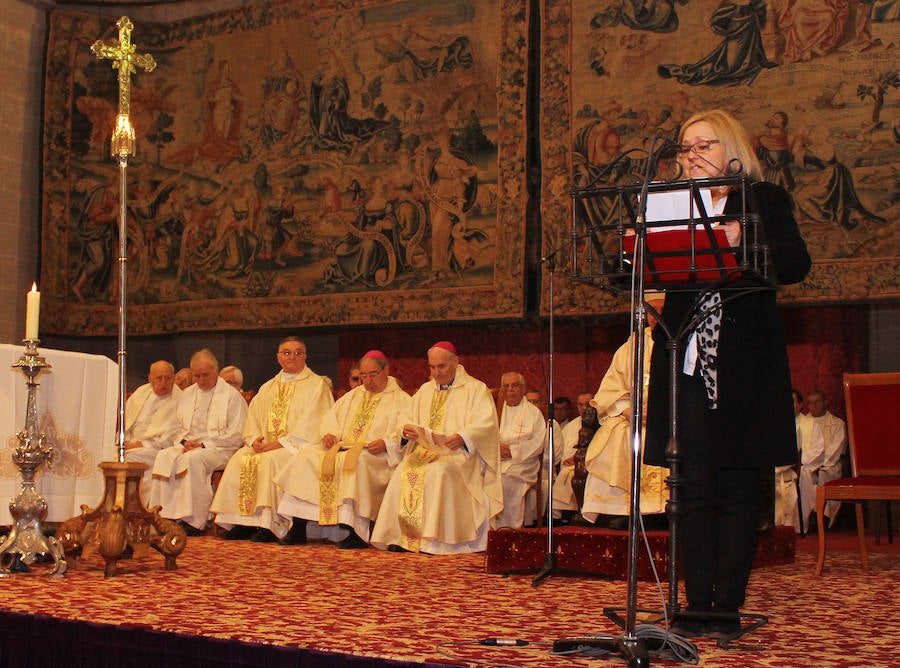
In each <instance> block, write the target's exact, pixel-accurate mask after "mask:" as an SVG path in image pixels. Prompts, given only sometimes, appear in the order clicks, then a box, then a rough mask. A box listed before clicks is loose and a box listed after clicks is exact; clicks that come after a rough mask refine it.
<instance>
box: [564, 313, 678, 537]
mask: <svg viewBox="0 0 900 668" xmlns="http://www.w3.org/2000/svg"><path fill="white" fill-rule="evenodd" d="M659 308H662V304H660V305H659ZM649 320H650V326H648V327H646V328H645V329H644V359H643V366H644V373H643V374H642V377H643V379H644V397H645V403H644V405H645V406H646V396H647V394H646V393H647V385H648V383H649V380H650V353H651V352H652V350H653V338H652V336H651V330H652V327H653V325H654V324H655V319H654V318H652V317H651V318H650V319H649ZM633 351H634V334H632V335H631V336H630V337H629V339H628V341H626V342H625V343H624V344H623V345H622V346H620V347H619V349H618V350H617V351H616V352H615V354H614V355H613V359H612V362H611V363H610V366H609V369H607V371H606V374H604V376H603V380H602V381H601V382H600V387H599V389H598V390H597V393H596V394H595V395H594V398H593V399H592V400H591V405H592V406H593V407H594V408H595V409H597V419H598V420H599V421H600V428H599V429H597V431H596V433H595V434H594V437H593V438H592V439H591V443H590V445H589V446H588V449H587V453H586V455H585V466H586V467H587V470H588V477H587V482H586V483H585V488H584V505H583V506H582V508H581V514H582V516H583V517H584V518H585V519H586V520H588V521H589V522H594V521H596V519H597V516H598V515H619V516H628V515H629V514H630V509H631V501H630V500H631V471H632V465H633V453H632V441H631V387H632V382H633V379H632V369H633V359H632V355H633ZM641 461H643V457H641ZM668 475H669V470H668V469H666V468H663V467H660V466H651V465H649V464H642V465H641V502H640V512H641V514H642V515H652V514H659V513H663V512H665V509H666V501H667V500H668V498H669V489H668V487H667V486H666V484H665V479H666V477H667V476H668Z"/></svg>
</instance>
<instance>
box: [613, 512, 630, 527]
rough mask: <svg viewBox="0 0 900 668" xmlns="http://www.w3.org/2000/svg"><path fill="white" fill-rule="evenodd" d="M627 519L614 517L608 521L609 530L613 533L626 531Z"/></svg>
mask: <svg viewBox="0 0 900 668" xmlns="http://www.w3.org/2000/svg"><path fill="white" fill-rule="evenodd" d="M628 519H629V518H628V517H626V516H624V515H623V516H620V517H614V518H612V519H611V520H610V521H609V528H610V529H612V530H613V531H627V530H628Z"/></svg>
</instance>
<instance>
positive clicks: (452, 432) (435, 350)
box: [372, 341, 503, 554]
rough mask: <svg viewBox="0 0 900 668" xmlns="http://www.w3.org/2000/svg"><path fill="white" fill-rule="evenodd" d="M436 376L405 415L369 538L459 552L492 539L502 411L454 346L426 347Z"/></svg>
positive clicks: (499, 496) (498, 499)
mask: <svg viewBox="0 0 900 668" xmlns="http://www.w3.org/2000/svg"><path fill="white" fill-rule="evenodd" d="M428 367H429V370H430V372H431V380H429V381H428V382H427V383H425V384H424V385H422V386H421V387H420V388H419V390H418V391H417V392H416V394H415V395H414V396H413V398H412V407H411V409H410V411H409V412H408V413H407V414H403V415H401V417H400V424H401V425H403V426H402V428H401V429H400V432H399V436H400V438H401V441H400V442H401V445H402V446H403V450H404V456H403V461H402V462H401V463H400V465H399V466H398V467H397V469H396V470H395V471H394V474H393V475H392V476H391V481H390V483H389V484H388V488H387V491H386V492H385V497H384V502H383V503H382V506H381V511H380V512H379V514H378V520H377V521H376V522H375V528H374V530H373V531H372V545H374V546H376V547H379V548H382V549H384V548H388V549H391V550H394V551H411V552H426V553H429V554H459V553H466V552H479V551H482V550H484V549H485V548H486V547H487V532H488V529H489V528H490V523H491V519H492V518H493V517H495V516H496V515H498V514H499V513H500V512H501V511H502V510H503V489H502V487H501V484H500V472H499V471H500V444H499V440H500V439H499V432H498V423H497V411H496V408H495V407H494V401H493V399H492V397H491V393H490V390H488V388H487V386H486V385H485V384H484V383H482V382H481V381H480V380H476V379H475V378H472V376H470V375H469V374H468V373H466V370H465V369H464V368H463V366H462V365H461V364H460V363H459V357H458V355H457V352H456V347H455V346H454V345H453V344H452V343H451V342H449V341H439V342H438V343H435V344H434V345H433V346H432V347H431V348H430V349H429V350H428Z"/></svg>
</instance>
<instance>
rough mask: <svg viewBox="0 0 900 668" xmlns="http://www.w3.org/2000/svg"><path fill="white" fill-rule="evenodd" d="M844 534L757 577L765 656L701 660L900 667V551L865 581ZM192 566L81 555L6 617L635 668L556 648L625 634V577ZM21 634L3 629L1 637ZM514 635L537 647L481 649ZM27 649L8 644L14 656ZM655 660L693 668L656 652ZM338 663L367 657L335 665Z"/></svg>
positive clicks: (239, 555) (265, 557)
mask: <svg viewBox="0 0 900 668" xmlns="http://www.w3.org/2000/svg"><path fill="white" fill-rule="evenodd" d="M830 540H831V543H832V545H833V548H832V551H831V552H830V553H829V556H828V559H827V561H826V570H825V574H824V575H823V576H822V577H816V576H815V575H814V566H815V556H816V555H815V552H814V551H812V549H813V548H814V541H815V537H814V536H813V537H809V538H805V539H801V540H800V541H799V542H798V550H797V559H796V562H795V563H793V564H789V565H781V566H770V567H766V568H762V569H758V570H755V571H754V572H753V577H752V580H751V584H750V591H749V598H748V601H747V606H746V609H745V610H746V612H753V613H762V614H766V615H767V616H768V617H769V624H768V625H767V626H764V627H763V628H761V629H759V630H757V631H756V632H754V633H752V634H750V635H748V636H746V637H745V639H744V640H745V644H747V645H749V646H751V647H752V648H753V649H742V650H724V649H720V648H718V647H717V646H716V645H715V643H713V642H712V641H710V640H705V639H704V640H700V641H698V642H697V645H698V648H699V654H700V665H702V666H708V667H710V668H714V667H720V666H721V667H727V668H738V667H740V668H753V667H756V666H759V667H763V666H765V667H772V666H797V667H801V666H802V667H810V668H812V667H815V668H828V667H835V668H848V667H851V666H900V645H898V643H897V638H896V637H895V634H896V631H897V629H898V623H897V611H898V610H900V542H897V543H895V544H894V545H891V546H887V545H882V547H881V548H880V551H877V552H873V553H872V554H870V560H871V561H870V563H871V571H870V572H868V573H865V572H863V571H862V570H861V569H860V565H859V557H858V554H856V553H855V552H853V551H852V550H853V549H854V544H853V539H852V536H849V537H843V536H840V537H834V538H831V537H830ZM882 542H883V543H886V541H885V540H883V541H882ZM873 549H878V548H874V547H873ZM844 550H851V551H844ZM178 564H179V570H177V571H172V572H167V571H165V570H163V560H162V558H161V557H160V556H159V555H156V554H155V553H153V554H151V555H150V556H149V557H147V558H145V559H143V560H140V561H137V560H135V561H121V562H120V567H121V573H120V575H119V576H118V577H116V578H110V579H105V578H104V577H103V566H102V561H101V559H100V558H99V557H96V558H91V559H88V560H83V561H81V562H80V563H79V565H78V568H77V569H72V568H70V570H69V572H68V574H67V576H66V577H65V578H61V579H56V578H49V577H46V576H44V575H43V574H42V573H43V572H42V571H41V570H40V567H39V566H35V567H33V572H32V573H29V574H16V575H13V576H12V577H9V578H7V579H5V580H4V581H3V585H2V590H0V591H2V594H0V610H2V611H10V612H13V613H32V614H39V615H47V616H51V617H55V618H62V619H67V620H83V621H86V622H92V623H99V624H111V625H126V626H134V627H138V628H143V629H150V630H154V631H157V632H158V631H162V632H172V633H178V634H188V635H202V636H206V637H210V638H216V639H224V640H239V641H244V642H249V643H263V644H266V645H276V646H286V647H295V648H296V647H301V648H308V649H313V650H322V651H324V652H334V653H340V654H345V655H349V654H352V655H356V656H359V657H375V658H383V659H388V660H397V661H402V662H414V663H430V664H432V665H434V664H441V663H444V664H450V665H457V666H458V665H472V666H474V665H491V664H485V663H480V664H479V663H478V662H486V661H490V662H493V665H497V664H502V665H509V666H540V667H546V668H553V667H556V666H597V665H603V666H605V665H610V666H615V665H623V664H622V662H621V661H618V660H616V659H609V660H606V659H596V658H577V657H574V656H554V655H552V654H551V652H550V647H551V645H552V643H553V641H554V640H557V639H560V638H564V637H567V636H570V635H586V634H595V633H613V634H616V633H618V632H619V630H618V629H617V627H616V626H615V625H614V624H613V623H612V622H610V621H609V620H608V619H607V618H606V617H605V616H604V614H603V608H604V607H605V606H624V604H625V601H626V585H625V583H623V582H621V581H605V580H601V579H591V578H577V577H562V576H551V577H549V578H547V579H546V580H544V581H543V582H542V583H541V584H540V585H539V586H538V587H533V586H532V584H531V582H532V576H531V575H520V576H510V577H503V576H500V575H489V574H487V573H485V568H484V556H483V555H466V556H448V557H435V556H425V555H413V554H396V553H389V552H379V551H376V550H371V549H369V550H362V551H345V550H338V549H336V548H335V547H334V546H332V545H325V544H311V545H305V546H296V547H282V546H279V545H276V544H267V545H256V544H252V543H249V542H236V543H235V542H226V541H223V540H221V539H218V538H214V537H212V536H204V537H201V538H192V539H189V543H188V546H187V549H186V550H185V552H184V553H183V554H182V555H181V556H180V557H179V559H178ZM663 589H665V587H663ZM659 596H660V594H659V591H658V590H657V588H656V586H655V585H654V584H653V583H651V582H641V583H640V584H639V591H638V605H639V607H642V608H650V609H656V608H659V606H660V599H659ZM10 633H11V632H10V631H9V630H8V629H6V628H5V627H2V626H0V636H2V635H7V636H8V635H9V634H10ZM498 637H499V638H510V639H521V640H526V641H529V642H530V643H532V644H530V645H528V646H525V647H497V648H493V647H485V646H482V645H480V644H477V643H473V641H477V640H479V639H483V638H498ZM15 642H16V639H14V638H9V637H5V638H3V645H2V647H8V646H9V645H10V644H14V643H15ZM18 642H23V640H21V639H19V640H18ZM2 647H0V657H2V656H3V655H2ZM448 654H449V655H450V657H448V656H447V655H448ZM326 656H327V655H326ZM335 656H337V655H335ZM451 657H456V658H455V659H454V658H451ZM0 663H2V665H16V664H15V663H14V662H10V661H9V660H7V661H6V662H5V663H3V662H2V661H0ZM652 663H653V665H662V666H675V665H679V664H678V663H677V662H676V661H674V660H671V659H662V658H655V657H654V658H653V659H652ZM31 665H41V664H40V663H39V662H38V663H32V664H31ZM77 665H110V666H111V665H119V664H115V663H109V662H107V663H87V662H82V663H78V664H77ZM127 665H144V664H142V663H140V662H135V663H129V664H127ZM156 665H164V666H165V665H172V664H169V663H166V662H165V661H163V662H162V663H159V662H157V663H156ZM193 665H194V666H203V665H216V666H220V665H221V666H225V665H271V664H263V663H248V664H239V663H237V662H234V663H228V662H216V663H214V664H213V663H204V662H203V661H197V662H194V663H193ZM279 665H285V664H279ZM293 665H297V666H306V665H311V664H307V663H303V662H302V661H298V662H297V663H295V664H293ZM324 665H351V664H347V663H344V662H341V661H338V660H337V658H335V659H334V661H333V662H332V663H326V664H324ZM354 665H355V664H354Z"/></svg>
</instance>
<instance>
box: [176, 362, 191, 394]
mask: <svg viewBox="0 0 900 668" xmlns="http://www.w3.org/2000/svg"><path fill="white" fill-rule="evenodd" d="M193 384H194V374H192V373H191V370H190V368H188V367H184V368H182V369H179V370H178V372H177V373H176V374H175V387H177V388H178V389H179V390H186V389H187V388H189V387H190V386H191V385H193Z"/></svg>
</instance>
